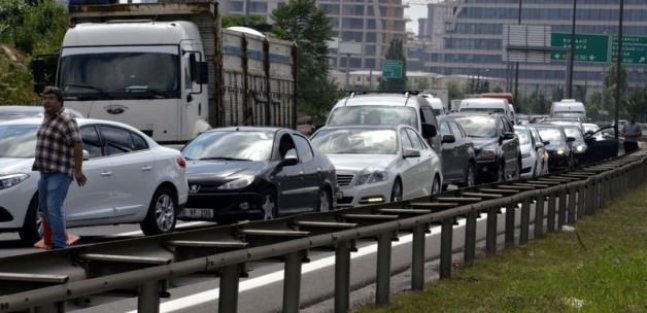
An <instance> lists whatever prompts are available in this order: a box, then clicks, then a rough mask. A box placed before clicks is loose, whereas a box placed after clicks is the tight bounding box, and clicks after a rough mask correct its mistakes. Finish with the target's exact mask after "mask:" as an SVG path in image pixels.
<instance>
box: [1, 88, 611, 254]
mask: <svg viewBox="0 0 647 313" xmlns="http://www.w3.org/2000/svg"><path fill="white" fill-rule="evenodd" d="M464 101H465V100H464ZM438 103H440V101H439V99H437V98H434V97H433V96H429V95H425V96H422V95H419V94H417V93H403V94H375V93H369V94H351V95H349V96H348V97H345V98H343V99H340V100H339V101H338V102H337V103H336V105H335V106H334V107H333V109H332V111H331V112H330V114H329V117H328V120H327V121H326V125H324V126H323V127H321V128H320V129H318V130H316V131H315V132H314V133H313V134H312V135H311V136H310V137H307V136H306V135H304V134H302V133H300V132H298V131H296V130H291V129H285V128H269V127H251V126H250V127H248V126H245V127H242V126H241V127H228V128H217V129H211V130H208V131H206V132H203V133H201V134H200V135H198V136H197V137H196V138H194V139H192V140H191V141H189V142H188V143H187V144H186V145H185V146H184V147H183V148H182V149H181V150H180V151H177V150H175V149H170V148H166V147H162V146H160V145H158V144H157V143H156V142H155V141H153V140H152V139H151V138H150V137H148V136H147V135H145V134H144V133H143V132H141V131H139V130H137V129H135V128H133V127H131V126H129V125H125V124H123V123H119V122H111V121H104V120H94V119H85V118H82V117H79V118H78V123H79V128H80V132H81V137H82V141H83V148H84V154H83V156H84V170H85V171H86V173H87V177H88V185H87V186H85V187H83V189H82V190H80V189H79V187H77V186H72V187H71V188H70V191H69V196H68V199H67V200H66V201H65V211H66V213H67V220H68V225H69V226H70V227H76V226H93V225H104V224H119V223H139V224H140V226H141V228H142V230H143V232H144V234H146V235H152V234H161V233H167V232H171V231H173V230H174V227H175V224H176V222H177V221H178V220H206V221H215V222H218V223H233V222H237V221H240V220H244V219H273V218H276V217H280V216H284V215H288V214H296V213H303V212H316V211H328V210H333V209H336V208H344V207H354V206H360V205H369V204H379V203H386V202H396V201H402V200H410V199H416V198H420V197H427V196H430V195H433V194H436V193H439V192H440V191H441V190H442V189H446V188H448V186H449V185H450V184H451V185H456V186H459V187H462V186H466V187H471V186H474V185H475V184H477V183H484V182H494V181H505V180H515V179H519V178H532V177H536V176H541V175H545V174H547V173H549V172H554V171H561V170H570V169H573V168H574V167H575V166H577V165H579V164H583V163H584V162H585V161H590V160H591V158H590V157H589V158H587V154H586V153H587V151H591V150H592V149H590V148H589V149H587V145H595V144H596V143H600V142H605V143H604V145H606V146H611V147H612V146H613V144H609V143H608V142H606V140H607V138H602V137H600V136H599V135H598V134H597V132H599V130H598V131H597V132H595V131H589V132H586V133H583V129H584V128H583V126H582V123H579V122H578V123H579V126H578V125H577V123H573V121H571V120H565V119H562V120H558V119H555V120H546V121H543V122H541V123H528V124H525V125H515V121H514V118H511V117H510V116H511V115H510V113H509V112H508V111H507V108H508V107H509V106H508V105H507V103H505V102H504V105H501V103H500V101H491V100H488V101H476V100H469V99H468V101H467V102H466V103H467V104H469V105H468V109H466V110H461V111H460V112H447V110H444V109H439V108H438ZM489 103H492V104H494V105H495V107H494V109H493V110H489V109H488V104H489ZM40 121H41V119H40V118H26V119H25V118H21V119H13V120H11V121H6V122H0V232H1V231H17V232H18V233H19V235H20V237H21V239H22V240H23V241H25V242H26V243H30V244H31V243H33V242H35V241H37V240H38V239H39V238H40V236H41V234H42V225H41V221H40V214H39V213H38V207H37V206H38V201H36V199H37V197H38V195H37V186H36V185H37V182H38V173H37V172H34V171H32V170H31V165H32V163H33V158H34V147H35V136H36V131H37V129H38V126H39V124H40ZM580 126H581V127H580Z"/></svg>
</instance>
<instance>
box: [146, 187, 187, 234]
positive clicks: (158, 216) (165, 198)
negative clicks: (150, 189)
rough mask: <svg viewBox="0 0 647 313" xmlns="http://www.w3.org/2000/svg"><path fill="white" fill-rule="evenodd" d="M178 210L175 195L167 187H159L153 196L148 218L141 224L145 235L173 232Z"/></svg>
mask: <svg viewBox="0 0 647 313" xmlns="http://www.w3.org/2000/svg"><path fill="white" fill-rule="evenodd" d="M177 209H178V206H177V199H176V197H175V193H174V192H172V191H171V190H170V189H169V188H167V187H159V188H158V189H157V191H155V194H154V195H153V199H152V201H151V204H150V206H149V207H148V214H146V218H145V219H144V221H143V222H142V223H141V224H140V227H141V229H142V231H143V232H144V235H147V236H150V235H158V234H164V233H170V232H172V231H173V229H175V222H176V221H177V213H178V211H177Z"/></svg>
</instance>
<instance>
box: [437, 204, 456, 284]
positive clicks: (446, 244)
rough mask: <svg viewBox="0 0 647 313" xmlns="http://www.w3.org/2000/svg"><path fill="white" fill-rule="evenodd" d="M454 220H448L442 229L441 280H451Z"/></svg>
mask: <svg viewBox="0 0 647 313" xmlns="http://www.w3.org/2000/svg"><path fill="white" fill-rule="evenodd" d="M453 233H454V218H453V217H452V218H446V219H444V220H443V221H442V226H441V228H440V271H439V272H440V278H441V279H442V278H449V277H451V274H452V235H453Z"/></svg>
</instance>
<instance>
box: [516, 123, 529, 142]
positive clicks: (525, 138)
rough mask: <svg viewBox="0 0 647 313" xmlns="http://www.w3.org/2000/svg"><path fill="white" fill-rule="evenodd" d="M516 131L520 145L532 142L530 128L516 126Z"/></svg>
mask: <svg viewBox="0 0 647 313" xmlns="http://www.w3.org/2000/svg"><path fill="white" fill-rule="evenodd" d="M514 132H515V134H517V136H518V137H519V144H520V145H528V144H530V131H529V130H528V128H525V127H515V128H514Z"/></svg>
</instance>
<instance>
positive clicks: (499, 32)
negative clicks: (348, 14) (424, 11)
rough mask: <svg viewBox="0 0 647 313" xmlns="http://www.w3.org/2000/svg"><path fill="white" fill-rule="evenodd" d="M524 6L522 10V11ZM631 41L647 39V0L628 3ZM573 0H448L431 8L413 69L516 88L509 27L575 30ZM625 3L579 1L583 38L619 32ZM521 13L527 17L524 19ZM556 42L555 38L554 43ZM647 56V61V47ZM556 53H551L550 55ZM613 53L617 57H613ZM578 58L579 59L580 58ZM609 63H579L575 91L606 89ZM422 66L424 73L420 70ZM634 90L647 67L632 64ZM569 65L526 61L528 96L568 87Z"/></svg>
mask: <svg viewBox="0 0 647 313" xmlns="http://www.w3.org/2000/svg"><path fill="white" fill-rule="evenodd" d="M520 1H522V2H521V10H519V6H520ZM624 3H625V11H624V23H623V24H624V27H623V32H624V35H625V36H647V1H645V0H625V1H624ZM572 11H573V0H533V1H529V0H445V1H443V2H441V3H434V4H429V5H428V18H427V20H426V21H425V23H424V25H425V28H424V30H423V31H422V32H423V33H422V34H419V36H418V37H419V38H420V39H422V40H423V41H425V42H426V43H425V48H424V51H421V49H420V47H419V46H418V47H417V48H416V49H415V50H413V51H412V50H410V51H409V52H410V57H413V59H417V60H419V62H412V63H411V65H412V66H413V67H410V69H415V70H423V71H429V72H436V73H440V74H445V75H479V72H482V71H483V70H487V71H488V76H491V77H499V78H503V79H506V80H507V81H508V83H507V84H506V85H507V87H508V89H510V88H511V87H512V81H513V79H512V78H513V77H514V74H513V73H514V71H513V70H512V69H511V68H512V63H513V62H510V60H509V59H508V57H507V56H508V51H509V49H508V46H509V45H508V44H507V41H506V38H505V36H506V34H507V32H506V28H507V27H510V26H509V25H518V23H519V20H520V21H521V25H536V26H548V27H546V29H549V32H548V34H549V35H550V33H569V34H570V32H571V29H572V13H573V12H572ZM619 11H620V10H619V1H611V0H577V10H576V14H577V15H576V28H575V32H576V33H577V34H607V35H614V34H617V32H618V25H619ZM519 13H521V15H519ZM548 40H550V38H549V39H548ZM638 49H644V50H643V52H644V54H645V57H647V44H646V45H645V47H644V48H638ZM547 53H550V52H547ZM609 54H611V53H609ZM576 55H577V54H576ZM611 62H612V59H611V57H609V61H608V62H586V61H582V60H578V61H576V62H575V65H574V76H573V86H574V89H575V87H578V88H579V89H580V90H581V89H584V90H585V92H586V90H587V89H588V90H589V91H591V90H592V89H596V88H600V87H602V86H603V84H604V81H605V79H606V76H607V69H608V67H609V66H610V65H611ZM417 67H420V68H417ZM626 68H627V71H628V82H629V84H630V87H631V86H633V87H637V86H644V85H645V83H646V82H647V63H645V64H644V65H638V64H626ZM566 69H567V62H564V61H559V60H553V61H551V60H550V56H549V57H548V60H544V61H543V62H536V61H533V62H523V61H522V62H520V65H519V86H520V89H521V90H522V91H524V92H532V91H533V90H538V91H540V92H542V93H544V94H547V95H549V94H550V93H551V92H553V91H554V90H555V89H557V88H564V86H565V84H566V73H567V71H566Z"/></svg>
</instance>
